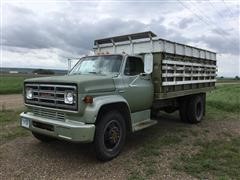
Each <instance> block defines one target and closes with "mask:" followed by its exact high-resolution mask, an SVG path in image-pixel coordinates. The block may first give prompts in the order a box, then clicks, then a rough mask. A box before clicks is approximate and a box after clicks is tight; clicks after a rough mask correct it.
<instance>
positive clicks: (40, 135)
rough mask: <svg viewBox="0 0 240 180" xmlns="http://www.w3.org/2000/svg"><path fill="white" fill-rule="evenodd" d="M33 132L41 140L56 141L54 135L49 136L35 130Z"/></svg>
mask: <svg viewBox="0 0 240 180" xmlns="http://www.w3.org/2000/svg"><path fill="white" fill-rule="evenodd" d="M32 134H33V136H34V137H35V138H36V139H38V140H39V141H41V142H51V141H54V139H53V138H52V137H49V136H46V135H43V134H39V133H35V132H32Z"/></svg>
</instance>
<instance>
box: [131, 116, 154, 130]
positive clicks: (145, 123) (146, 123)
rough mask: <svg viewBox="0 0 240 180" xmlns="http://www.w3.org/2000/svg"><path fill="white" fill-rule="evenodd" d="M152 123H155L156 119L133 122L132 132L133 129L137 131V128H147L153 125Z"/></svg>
mask: <svg viewBox="0 0 240 180" xmlns="http://www.w3.org/2000/svg"><path fill="white" fill-rule="evenodd" d="M154 124H157V121H156V120H152V119H146V120H144V121H141V122H139V123H136V124H133V132H134V131H139V130H141V129H144V128H147V127H149V126H153V125H154Z"/></svg>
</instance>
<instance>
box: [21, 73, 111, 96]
mask: <svg viewBox="0 0 240 180" xmlns="http://www.w3.org/2000/svg"><path fill="white" fill-rule="evenodd" d="M24 82H25V83H28V82H31V83H47V84H76V85H77V86H78V93H100V92H110V91H115V85H114V81H113V78H112V76H111V75H94V74H89V75H66V76H52V77H41V78H32V79H27V80H25V81H24Z"/></svg>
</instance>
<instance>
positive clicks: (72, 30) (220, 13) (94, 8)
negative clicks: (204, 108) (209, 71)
mask: <svg viewBox="0 0 240 180" xmlns="http://www.w3.org/2000/svg"><path fill="white" fill-rule="evenodd" d="M239 6H240V4H239V2H238V1H237V0H236V1H235V0H232V1H230V0H202V1H194V0H168V1H166V0H162V1H161V0H159V1H156V0H155V1H154V0H149V1H147V0H142V1H141V0H122V1H120V0H115V1H114V0H107V1H104V0H103V1H101V0H99V1H92V0H88V1H78V0H58V1H57V0H41V1H40V0H25V1H24V0H1V66H2V67H29V68H33V67H34V68H55V69H66V68H67V58H68V57H79V56H82V55H84V54H89V53H90V51H91V49H92V46H93V41H94V39H96V38H102V37H109V36H114V35H122V34H128V33H136V32H141V31H147V30H151V31H153V32H154V33H155V34H157V35H158V36H159V37H161V38H164V39H169V40H172V41H176V42H181V43H186V44H189V45H194V46H197V47H201V48H207V49H209V50H213V51H215V52H217V53H218V56H217V58H218V75H219V76H236V75H240V74H239V71H240V59H239V54H240V47H239V42H240V41H239V40H240V34H239V25H240V18H239V16H240V8H239Z"/></svg>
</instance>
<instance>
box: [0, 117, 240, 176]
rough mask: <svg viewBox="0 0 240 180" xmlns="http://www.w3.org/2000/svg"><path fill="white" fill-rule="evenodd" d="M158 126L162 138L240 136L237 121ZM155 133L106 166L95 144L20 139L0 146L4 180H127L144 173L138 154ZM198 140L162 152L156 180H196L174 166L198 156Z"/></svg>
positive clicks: (168, 121)
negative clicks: (187, 154)
mask: <svg viewBox="0 0 240 180" xmlns="http://www.w3.org/2000/svg"><path fill="white" fill-rule="evenodd" d="M156 126H158V127H157V129H158V130H159V131H161V133H160V135H161V134H162V135H164V134H166V133H168V132H171V131H174V130H176V129H178V128H187V129H189V132H192V131H194V132H195V133H196V134H197V136H201V137H204V138H206V139H209V140H211V139H218V138H221V136H223V137H224V134H226V133H231V134H232V135H234V136H240V121H236V120H229V121H219V122H217V123H216V121H206V120H205V121H204V122H202V123H201V124H198V125H186V124H183V123H180V122H179V121H178V120H177V118H175V117H171V116H162V117H161V120H159V123H158V124H157V125H156ZM151 130H153V127H152V128H148V129H146V130H143V131H140V132H137V133H135V134H133V135H131V136H130V137H129V138H128V140H127V143H126V146H125V148H124V150H123V152H122V153H121V154H120V155H119V156H118V157H117V158H116V159H114V160H112V161H110V162H106V163H101V162H99V161H97V160H96V159H95V156H94V151H93V147H92V144H71V143H67V142H61V141H55V142H51V143H41V142H39V141H38V140H36V139H34V138H33V137H32V136H28V137H19V138H17V139H15V140H12V141H9V142H7V143H5V144H2V145H1V146H0V179H127V177H128V176H129V174H130V173H131V171H132V169H139V170H140V171H141V166H142V164H141V163H139V161H138V160H137V158H136V152H137V151H139V149H140V148H141V147H142V145H143V144H144V143H145V141H146V140H147V139H146V138H144V136H146V135H149V133H154V132H153V131H151ZM180 132H181V131H179V133H180ZM225 137H226V136H225ZM196 138H199V137H195V136H190V135H189V136H187V137H184V138H183V141H182V142H181V143H180V144H177V145H173V146H170V147H169V146H166V147H164V148H162V149H161V151H162V152H161V154H160V155H159V156H157V157H156V159H155V160H156V161H157V167H156V168H157V169H156V170H157V173H156V174H155V175H154V176H153V177H152V178H153V179H193V177H191V176H189V175H187V174H185V173H183V172H176V171H174V170H173V169H172V168H171V162H173V161H174V160H175V158H176V157H177V156H178V155H179V154H181V153H182V152H186V151H187V152H190V153H195V152H196V151H197V149H196V147H194V146H192V144H193V140H194V139H196Z"/></svg>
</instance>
